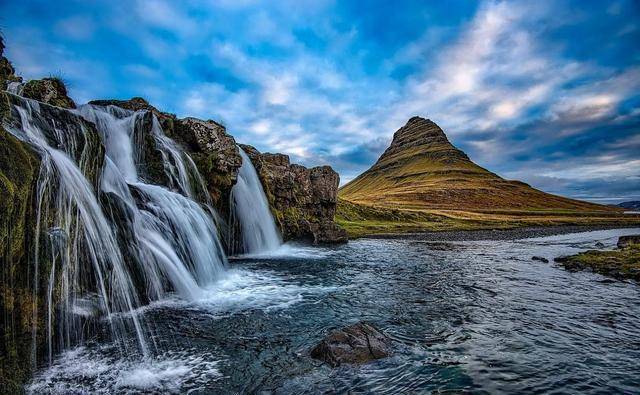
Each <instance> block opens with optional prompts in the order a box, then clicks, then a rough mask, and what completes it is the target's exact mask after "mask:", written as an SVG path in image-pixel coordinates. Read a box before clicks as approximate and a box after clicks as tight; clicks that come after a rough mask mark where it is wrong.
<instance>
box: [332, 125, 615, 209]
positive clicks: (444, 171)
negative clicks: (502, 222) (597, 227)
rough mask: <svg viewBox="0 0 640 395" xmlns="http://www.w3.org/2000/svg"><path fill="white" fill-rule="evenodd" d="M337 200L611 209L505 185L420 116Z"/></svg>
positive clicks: (424, 205) (506, 182)
mask: <svg viewBox="0 0 640 395" xmlns="http://www.w3.org/2000/svg"><path fill="white" fill-rule="evenodd" d="M340 197H342V198H343V199H345V200H348V201H351V202H356V203H363V204H369V205H375V206H382V207H393V208H404V209H425V208H426V209H454V210H472V211H476V210H480V211H484V210H549V209H553V210H557V209H569V210H596V211H612V210H615V209H611V208H609V207H605V206H601V205H596V204H592V203H588V202H581V201H578V200H572V199H567V198H564V197H561V196H556V195H551V194H548V193H545V192H542V191H539V190H537V189H534V188H532V187H530V186H529V185H527V184H525V183H523V182H519V181H510V180H505V179H503V178H501V177H500V176H498V175H496V174H494V173H492V172H490V171H488V170H486V169H484V168H482V167H480V166H478V165H476V164H475V163H473V162H472V161H471V160H470V159H469V157H467V155H466V154H465V153H464V152H462V151H460V150H459V149H457V148H456V147H454V146H453V145H452V144H451V143H450V142H449V140H448V139H447V136H446V135H445V134H444V132H443V131H442V129H440V128H439V127H438V125H436V124H435V123H433V122H432V121H430V120H428V119H424V118H419V117H413V118H411V119H410V120H409V122H407V124H406V125H405V126H403V127H402V128H400V129H399V130H398V131H397V132H396V133H395V135H394V137H393V142H392V143H391V145H390V146H389V148H387V150H386V151H385V152H384V153H383V154H382V156H381V157H380V159H378V161H377V162H376V163H375V164H374V165H373V166H372V167H371V168H370V169H369V170H367V171H365V172H364V173H362V174H361V175H360V176H358V177H357V178H356V179H354V180H353V181H351V182H350V183H348V184H347V185H345V186H344V187H342V188H341V189H340Z"/></svg>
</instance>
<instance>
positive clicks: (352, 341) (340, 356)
mask: <svg viewBox="0 0 640 395" xmlns="http://www.w3.org/2000/svg"><path fill="white" fill-rule="evenodd" d="M389 355H391V339H390V338H389V337H388V336H387V335H385V334H384V333H382V332H381V331H380V330H378V329H377V328H376V327H374V326H373V325H371V324H370V323H368V322H364V321H361V322H358V323H357V324H354V325H351V326H348V327H346V328H343V329H339V330H335V331H333V332H331V333H330V334H329V335H328V336H327V337H326V338H324V339H323V340H322V341H321V342H320V343H319V344H318V345H317V346H315V347H314V348H313V349H312V350H311V357H312V358H315V359H319V360H322V361H324V362H326V363H328V364H329V365H331V366H333V367H336V366H340V365H341V364H344V363H348V364H360V363H365V362H369V361H372V360H375V359H380V358H385V357H388V356H389Z"/></svg>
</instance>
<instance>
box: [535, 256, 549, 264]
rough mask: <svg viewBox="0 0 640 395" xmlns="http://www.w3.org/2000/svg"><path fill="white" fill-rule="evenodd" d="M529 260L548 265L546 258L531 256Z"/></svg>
mask: <svg viewBox="0 0 640 395" xmlns="http://www.w3.org/2000/svg"><path fill="white" fill-rule="evenodd" d="M531 260H534V261H540V262H544V263H549V260H548V259H547V258H543V257H541V256H532V257H531Z"/></svg>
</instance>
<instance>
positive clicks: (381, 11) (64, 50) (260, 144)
mask: <svg viewBox="0 0 640 395" xmlns="http://www.w3.org/2000/svg"><path fill="white" fill-rule="evenodd" d="M0 8H1V12H2V15H12V18H10V19H8V20H7V21H6V25H7V26H6V28H5V31H4V32H5V35H6V38H7V44H8V49H7V52H8V55H9V57H10V58H11V59H12V60H13V61H14V63H15V64H16V66H17V68H18V69H19V71H20V72H21V73H22V74H23V75H25V76H26V77H28V78H39V77H42V76H44V75H48V74H50V73H58V72H60V73H62V74H63V76H64V77H65V78H66V79H68V80H69V82H70V87H71V89H70V91H71V94H72V95H73V96H74V98H75V99H76V100H77V101H79V102H82V101H86V100H90V99H93V98H104V97H116V98H128V97H131V96H134V95H144V96H146V97H147V98H148V99H149V100H151V101H152V102H153V103H154V104H155V105H157V106H158V107H160V108H163V109H165V110H167V111H171V112H175V113H177V114H178V115H179V116H197V117H201V118H213V119H218V120H222V121H223V122H224V123H225V124H226V125H227V127H228V128H229V131H230V133H232V134H233V135H234V136H236V138H237V140H238V141H240V142H243V143H249V144H252V145H255V146H256V147H257V148H258V149H260V150H262V151H272V152H273V151H282V152H284V153H287V154H290V155H291V156H292V158H293V159H294V160H297V161H301V162H303V163H304V164H307V165H319V164H324V163H329V164H331V165H333V166H334V167H335V168H336V169H337V170H338V171H339V172H340V173H341V175H342V178H343V181H344V180H347V179H350V178H352V177H354V176H356V175H357V174H358V173H360V172H361V171H363V170H365V169H366V168H367V167H369V166H370V165H371V164H372V163H373V162H375V160H376V159H377V157H378V155H379V154H380V153H382V151H383V150H384V149H385V147H386V145H387V144H388V143H389V142H390V139H391V136H392V134H393V132H394V131H395V130H397V129H398V128H399V127H401V126H402V125H403V124H404V123H405V122H406V121H407V119H408V118H409V117H411V116H413V115H421V116H426V117H429V118H431V119H432V120H434V121H435V122H437V123H438V124H439V125H440V126H442V127H443V128H444V129H445V131H446V132H447V134H448V135H449V136H450V139H451V140H452V141H453V142H454V143H455V144H456V145H458V146H460V147H461V148H462V149H464V150H465V151H466V152H467V153H468V154H469V156H470V157H471V158H472V159H473V160H475V161H477V162H478V163H479V164H480V165H482V166H484V167H487V168H489V169H490V170H493V171H496V172H498V173H499V174H503V175H506V176H508V177H512V178H520V179H523V180H524V181H526V182H530V183H532V184H534V185H535V182H538V181H537V180H543V181H544V182H543V181H540V184H539V185H541V187H543V188H551V186H552V185H555V186H553V188H556V189H554V191H556V192H560V193H567V194H577V193H579V194H581V196H582V195H585V194H588V193H589V191H590V190H591V191H593V193H594V194H598V196H602V195H603V194H605V193H606V187H605V186H606V182H607V181H606V180H614V181H612V182H613V183H619V184H620V185H622V183H623V181H624V180H626V181H627V184H628V185H630V187H629V188H630V190H631V191H632V190H636V191H640V185H638V179H637V177H636V176H637V174H636V175H634V173H633V171H629V170H628V168H630V165H629V164H636V162H635V161H636V160H638V152H639V150H638V142H637V137H638V135H639V134H640V132H639V130H640V94H639V93H638V92H640V71H639V70H640V68H639V65H638V59H639V53H638V46H637V42H638V40H640V36H639V34H640V31H639V29H637V22H636V21H637V20H638V17H640V15H639V10H638V7H637V6H636V5H635V4H634V3H633V2H629V1H617V2H614V3H610V4H609V3H607V4H605V3H598V2H593V3H583V2H577V1H574V0H567V1H565V2H526V1H517V0H516V1H510V2H504V1H491V0H490V1H483V2H480V3H476V2H464V1H462V2H453V3H451V2H447V3H446V4H445V3H442V4H441V3H437V2H435V3H434V2H432V3H424V2H415V3H414V2H401V3H399V4H394V5H393V6H391V5H389V4H386V3H384V2H379V3H375V4H374V3H372V5H370V6H369V7H368V9H367V12H366V13H363V12H362V7H361V6H359V5H358V4H356V3H355V2H353V3H351V2H333V1H293V0H291V1H289V0H286V1H282V2H255V1H253V0H242V1H192V0H187V1H185V2H181V3H179V4H178V3H175V2H170V1H166V0H152V1H136V2H133V3H132V5H129V4H128V3H127V4H124V3H119V2H108V1H96V2H91V3H77V2H73V1H70V0H61V1H59V2H56V4H55V6H54V5H49V6H44V5H42V4H40V3H39V2H36V1H35V0H25V1H22V2H4V3H2V4H1V5H0ZM594 32H597V34H594ZM625 166H626V167H625ZM626 169H627V170H626ZM607 173H609V176H608V177H607V176H606V174H607ZM634 177H636V178H634ZM549 180H562V182H556V183H555V184H552V183H551V182H550V181H549ZM572 182H573V183H575V185H578V186H579V187H572V186H571V185H572V184H571V183H572ZM616 185H618V184H616ZM619 191H622V188H618V189H617V191H615V192H614V191H612V192H611V194H617V195H618V196H622V192H619ZM630 193H631V192H629V190H626V191H625V192H624V194H626V195H628V194H630ZM639 193H640V192H639Z"/></svg>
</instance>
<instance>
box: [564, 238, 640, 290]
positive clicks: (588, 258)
mask: <svg viewBox="0 0 640 395" xmlns="http://www.w3.org/2000/svg"><path fill="white" fill-rule="evenodd" d="M556 262H558V263H559V264H561V265H562V266H564V267H565V268H566V269H567V270H571V271H579V270H590V271H592V272H594V273H599V274H602V275H605V276H609V277H614V278H617V279H632V280H635V281H640V244H631V245H629V246H627V247H625V248H621V249H618V250H612V251H597V250H589V251H586V252H582V253H580V254H577V255H572V256H568V257H561V258H556Z"/></svg>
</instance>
